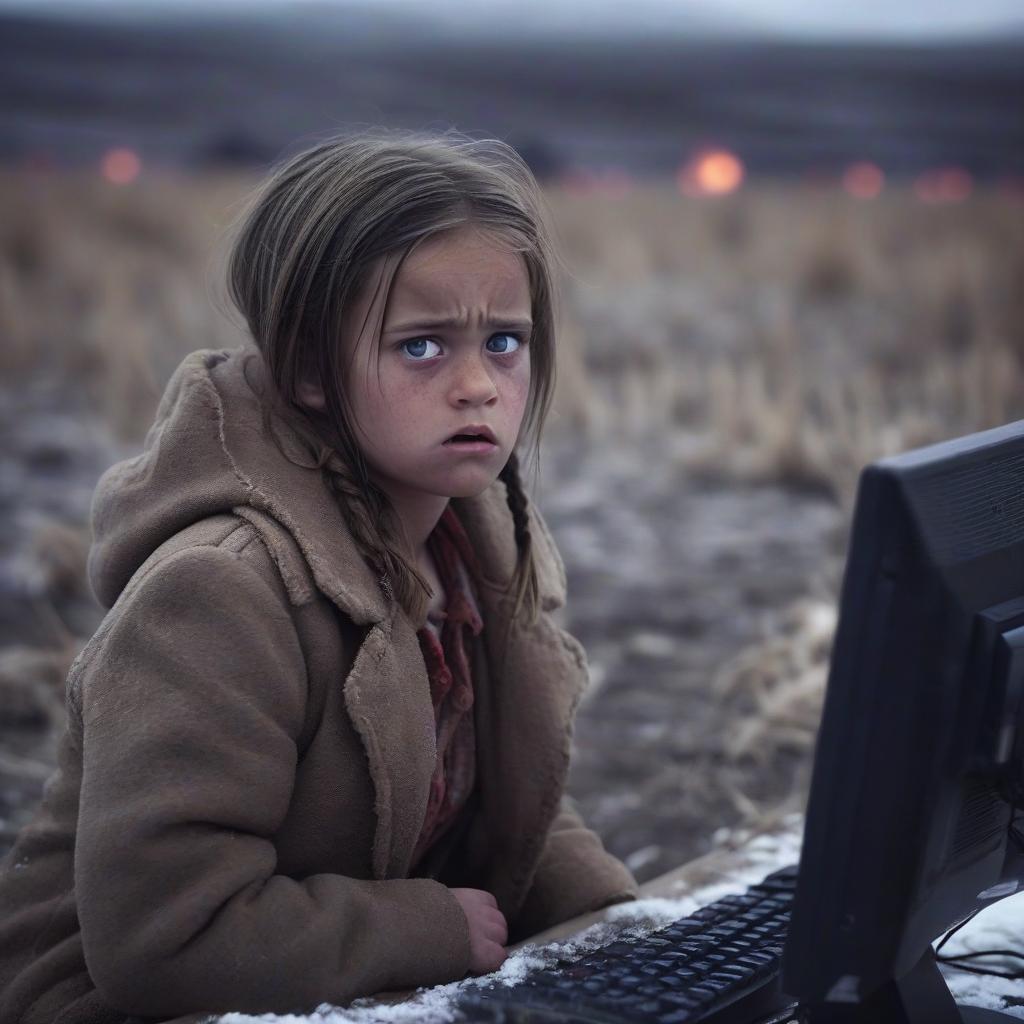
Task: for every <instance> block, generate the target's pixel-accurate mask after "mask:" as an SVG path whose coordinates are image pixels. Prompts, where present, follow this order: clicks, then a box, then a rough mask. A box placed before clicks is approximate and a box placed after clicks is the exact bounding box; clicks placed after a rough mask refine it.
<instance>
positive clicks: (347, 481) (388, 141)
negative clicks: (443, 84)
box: [228, 128, 558, 624]
mask: <svg viewBox="0 0 1024 1024" xmlns="http://www.w3.org/2000/svg"><path fill="white" fill-rule="evenodd" d="M464 224H473V225H474V226H475V227H477V228H479V229H481V230H482V231H484V232H486V233H487V235H488V236H489V237H493V238H494V239H495V240H496V241H498V242H499V243H500V244H502V245H503V246H506V247H508V248H509V249H510V250H511V251H514V252H517V253H520V254H521V255H522V257H523V259H524V261H525V264H526V269H527V276H528V280H529V287H530V296H531V305H532V318H533V330H532V332H531V337H530V365H531V378H530V390H529V394H528V398H527V405H526V411H525V414H524V419H523V430H522V431H521V437H525V438H528V439H529V448H530V450H531V451H532V455H533V461H534V465H535V466H536V463H537V457H538V451H539V444H540V432H541V429H542V427H543V424H544V420H545V418H546V416H547V412H548V408H549V406H550V403H551V396H552V393H553V389H554V378H555V349H554V329H555V323H556V308H557V294H556V288H557V277H556V275H555V272H554V269H555V264H556V262H557V260H558V255H557V253H558V250H557V248H556V246H555V245H554V236H553V222H552V220H551V218H550V214H549V211H548V208H547V206H546V204H545V202H544V198H543V195H542V193H541V191H540V188H539V187H538V185H537V182H536V179H535V178H534V176H533V174H532V172H531V171H530V169H529V167H528V166H527V165H526V163H525V162H524V161H523V159H522V157H520V156H519V154H518V153H516V151H515V150H514V149H513V148H512V147H511V146H509V145H508V144H506V143H504V142H502V141H500V140H497V139H473V138H471V137H469V136H466V135H463V134H461V133H458V132H455V131H453V130H452V131H447V132H444V133H441V134H425V133H422V132H410V131H403V130H397V129H384V128H376V129H369V130H362V131H360V132H358V133H356V134H350V135H345V136H342V137H336V138H332V139H329V140H327V141H325V142H322V143H320V144H318V145H316V146H314V147H313V148H311V149H307V150H305V151H303V152H301V153H299V154H297V155H296V156H293V157H291V158H290V159H288V160H287V161H286V162H284V163H283V164H282V165H280V166H279V167H278V168H277V169H276V170H275V171H274V172H273V173H272V174H271V176H270V177H269V179H268V180H267V181H266V182H265V183H264V184H263V185H262V186H260V188H259V189H258V190H257V191H256V193H255V194H254V195H253V197H252V199H251V200H250V203H249V205H248V208H247V210H246V211H245V212H244V214H243V217H242V223H241V228H240V231H239V233H238V235H237V237H236V238H235V241H234V243H233V246H232V249H231V253H230V256H229V263H228V291H229V294H230V297H231V299H232V301H233V302H234V304H235V305H236V306H237V307H238V309H239V310H240V311H241V313H242V315H243V316H244V317H245V319H246V322H247V324H248V326H249V330H250V332H251V333H252V336H253V338H254V340H255V342H256V345H257V347H258V348H259V349H260V351H261V352H262V354H263V357H264V361H265V363H266V365H267V368H268V370H269V374H270V377H271V380H272V381H273V384H274V388H273V391H274V393H273V394H265V395H264V396H263V398H264V426H265V428H267V429H268V431H269V432H270V433H271V435H272V436H273V431H272V430H271V421H272V415H273V414H274V413H276V414H278V415H283V416H285V417H286V418H287V420H288V422H289V423H291V424H293V425H294V426H295V427H296V428H297V429H298V431H299V433H300V435H301V436H302V437H303V438H304V439H305V441H306V442H307V444H308V445H309V448H310V452H311V454H312V457H313V460H314V462H313V464H314V465H315V466H316V467H318V468H320V469H321V470H322V472H323V474H324V479H325V482H326V484H327V486H328V487H329V488H330V489H331V491H332V492H333V493H334V494H335V495H336V497H337V499H338V503H339V506H340V508H341V511H342V513H343V514H344V516H345V519H346V521H347V523H348V525H349V528H350V529H351V532H352V536H353V538H354V539H355V542H356V544H357V546H358V547H359V549H360V551H361V552H362V554H363V556H364V557H365V558H366V559H367V561H368V562H369V564H370V565H372V566H373V567H374V568H375V569H376V571H377V573H378V575H379V577H380V579H381V583H382V587H383V589H384V591H385V593H386V594H387V595H388V597H393V598H394V599H395V600H397V601H398V602H399V604H400V605H401V606H402V607H403V609H404V610H405V611H406V613H407V614H408V615H409V617H410V619H411V620H412V621H413V622H414V623H417V624H419V623H421V622H422V621H423V620H424V618H425V616H426V608H427V605H428V603H429V594H430V588H429V585H428V584H427V582H426V580H424V578H423V577H422V576H421V575H420V573H419V572H418V571H417V570H416V568H415V566H414V565H412V564H411V563H410V556H411V552H409V551H408V548H407V545H406V544H405V543H404V540H403V538H404V535H403V533H402V529H401V524H400V523H399V520H398V517H397V515H396V513H395V511H394V508H393V507H392V505H391V502H390V500H389V499H388V497H387V495H386V494H385V493H384V491H383V490H381V488H380V487H378V486H377V485H376V484H374V483H373V481H371V480H370V478H369V474H368V472H367V466H366V463H365V461H364V458H363V454H362V452H361V450H360V448H359V445H358V444H357V442H356V433H355V430H354V429H353V417H352V413H351V406H350V404H349V402H348V399H347V396H346V394H345V390H344V387H343V386H342V381H343V380H344V360H345V357H346V355H347V354H346V353H344V352H342V351H340V348H341V346H340V345H338V343H337V339H338V338H340V337H341V336H342V333H341V324H342V315H343V312H344V311H345V310H346V309H347V308H348V307H349V304H350V303H353V302H354V301H355V298H356V297H357V296H359V295H361V294H362V290H363V289H364V288H367V287H371V286H372V287H374V288H375V289H378V290H379V289H383V291H384V294H383V299H384V303H383V304H382V306H381V308H383V306H384V305H385V304H386V302H387V298H388V295H389V293H390V289H391V285H392V282H393V280H394V277H395V274H396V273H397V271H398V268H399V267H400V266H401V263H402V261H403V260H404V259H405V258H406V256H407V255H408V254H409V252H410V251H411V250H412V248H413V247H414V246H416V245H417V244H419V243H420V242H422V241H424V240H425V239H427V238H429V237H431V236H432V235H434V234H436V233H438V232H440V231H444V230H446V229H450V228H454V227H458V226H461V225H464ZM387 256H391V257H395V258H394V259H384V257H387ZM389 265H390V271H388V269H387V268H388V266H389ZM375 276H376V280H372V279H373V278H374V277H375ZM371 308H372V305H371ZM363 326H364V327H365V324H364V325H363ZM380 326H381V325H380V324H378V325H377V326H376V335H377V336H378V338H379V333H380ZM360 333H361V332H359V333H357V334H356V337H359V336H360ZM378 352H379V347H378ZM303 379H312V380H319V382H320V384H321V386H322V387H323V391H324V396H325V399H326V407H325V410H324V413H323V414H322V415H318V414H316V413H314V412H312V411H311V410H309V409H308V408H306V407H305V406H304V405H302V404H301V403H300V401H299V397H298V384H299V382H300V381H301V380H303ZM279 447H280V445H279ZM282 451H283V449H282ZM500 478H501V480H502V481H503V482H504V484H505V487H506V492H507V500H508V506H509V509H510V511H511V513H512V518H513V523H514V529H515V540H516V549H517V552H518V554H517V560H516V568H515V572H514V574H513V576H512V579H511V581H510V583H509V590H510V592H511V593H512V594H514V606H513V608H514V610H513V616H512V617H513V619H514V618H515V617H516V616H518V615H519V613H520V611H521V610H522V611H523V612H524V614H525V615H526V617H527V619H528V620H529V621H530V622H532V621H534V620H535V619H536V615H537V612H538V602H539V595H538V587H537V570H536V566H535V564H534V558H533V540H532V537H531V535H530V528H529V518H528V515H527V499H526V494H525V492H524V490H523V486H522V481H521V477H520V472H519V460H518V457H517V455H516V453H515V452H513V453H512V455H511V456H510V457H509V460H508V462H507V463H506V465H505V466H504V468H503V469H502V471H501V474H500Z"/></svg>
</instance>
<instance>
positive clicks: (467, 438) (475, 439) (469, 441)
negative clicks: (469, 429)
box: [444, 434, 498, 452]
mask: <svg viewBox="0 0 1024 1024" xmlns="http://www.w3.org/2000/svg"><path fill="white" fill-rule="evenodd" d="M444 444H445V447H447V448H456V449H458V450H459V451H461V452H491V451H494V449H495V448H497V447H498V446H497V445H496V444H495V443H494V442H493V441H490V440H488V439H487V438H486V437H484V436H483V435H482V434H456V435H455V436H454V437H450V438H448V440H447V441H445V442H444Z"/></svg>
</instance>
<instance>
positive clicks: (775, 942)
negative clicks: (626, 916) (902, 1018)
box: [456, 866, 796, 1024]
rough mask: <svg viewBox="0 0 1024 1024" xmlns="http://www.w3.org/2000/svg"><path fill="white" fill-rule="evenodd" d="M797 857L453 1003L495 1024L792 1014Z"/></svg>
mask: <svg viewBox="0 0 1024 1024" xmlns="http://www.w3.org/2000/svg"><path fill="white" fill-rule="evenodd" d="M795 889H796V867H795V866H793V867H788V868H783V869H782V870H781V871H776V872H774V873H773V874H771V875H769V876H768V877H767V878H766V879H764V881H763V882H760V883H759V884H757V885H753V886H751V887H750V888H749V889H747V890H746V892H743V893H740V894H737V895H733V896H724V897H722V899H720V900H716V901H715V902H714V903H710V904H708V905H707V906H706V907H701V909H700V910H698V911H696V912H695V913H693V914H691V915H690V916H689V917H683V918H680V919H679V920H678V921H674V922H673V923H672V924H669V925H667V926H665V927H664V928H659V929H658V930H657V931H654V932H651V933H650V934H649V935H646V936H644V937H643V938H635V937H631V938H627V937H623V936H619V937H618V938H616V939H615V940H614V941H612V942H610V943H608V944H607V945H605V946H601V947H600V948H598V949H595V950H593V951H592V952H590V953H587V954H586V955H584V956H583V957H581V958H579V959H577V960H572V961H566V962H557V963H555V964H554V965H552V966H550V967H545V968H543V969H541V970H538V971H535V972H533V973H532V974H530V975H529V976H528V977H527V978H526V980H524V981H522V982H520V983H519V984H517V985H513V986H498V985H495V986H493V987H490V988H483V987H480V988H473V989H472V990H470V991H469V992H467V993H466V994H465V995H464V996H462V997H461V998H460V999H459V1001H458V1002H457V1003H456V1008H457V1009H458V1010H459V1011H460V1012H461V1013H462V1014H463V1015H464V1019H466V1020H468V1021H481V1022H482V1021H488V1022H493V1024H499V1022H501V1024H513V1022H514V1024H520V1022H522V1024H534V1022H536V1024H544V1022H551V1024H556V1022H557V1024H566V1022H570V1021H572V1022H579V1024H620V1022H625V1021H636V1022H645V1024H646V1022H649V1024H694V1022H697V1021H700V1022H702V1024H703V1022H706V1024H754V1022H764V1024H768V1022H773V1024H774V1022H782V1021H788V1020H794V1019H795V1016H794V1014H795V1011H796V1004H795V1002H794V1000H792V999H790V998H789V997H787V996H786V995H784V994H783V993H782V991H781V989H780V988H779V967H780V963H781V959H782V945H783V941H784V939H785V936H786V928H787V926H788V924H789V911H790V906H791V905H792V902H793V893H794V891H795Z"/></svg>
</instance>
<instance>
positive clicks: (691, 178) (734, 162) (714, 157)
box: [676, 149, 745, 196]
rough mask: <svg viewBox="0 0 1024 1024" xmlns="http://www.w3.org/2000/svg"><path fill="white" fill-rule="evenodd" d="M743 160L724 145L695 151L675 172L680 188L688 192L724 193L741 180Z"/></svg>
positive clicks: (739, 183)
mask: <svg viewBox="0 0 1024 1024" xmlns="http://www.w3.org/2000/svg"><path fill="white" fill-rule="evenodd" d="M744 173H745V172H744V168H743V164H742V162H741V161H740V159H739V157H737V156H735V155H733V154H732V153H730V152H729V151H728V150H725V149H709V150H705V151H704V152H702V153H698V154H697V155H696V156H695V157H694V158H693V159H692V160H691V161H690V162H689V163H687V164H686V165H685V166H684V167H683V168H682V169H681V170H680V171H679V174H678V175H677V179H676V180H677V183H678V185H679V191H680V192H682V193H683V194H684V195H688V196H724V195H728V194H729V193H730V192H735V191H736V189H738V188H739V187H740V185H741V184H742V182H743V176H744Z"/></svg>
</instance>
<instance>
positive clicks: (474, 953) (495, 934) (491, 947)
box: [449, 889, 508, 974]
mask: <svg viewBox="0 0 1024 1024" xmlns="http://www.w3.org/2000/svg"><path fill="white" fill-rule="evenodd" d="M449 891H450V892H451V894H452V895H453V896H454V897H455V898H456V899H457V900H458V901H459V906H461V907H462V912H463V913H464V914H465V915H466V920H467V921H468V922H469V969H470V971H471V972H472V973H473V974H490V973H491V971H496V970H497V969H498V968H499V967H500V966H501V965H502V964H503V963H504V962H505V960H506V958H507V957H508V953H506V952H505V947H504V943H505V942H506V941H507V940H508V925H507V923H506V922H505V915H504V914H503V913H502V912H501V911H500V910H499V909H498V901H497V900H496V899H495V898H494V896H493V894H492V893H489V892H487V891H486V890H485V889H450V890H449Z"/></svg>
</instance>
